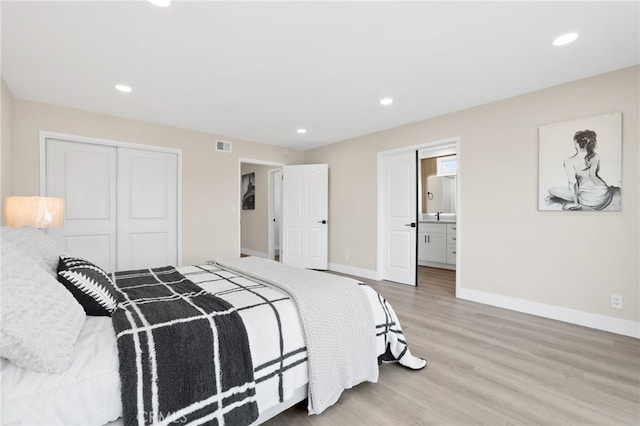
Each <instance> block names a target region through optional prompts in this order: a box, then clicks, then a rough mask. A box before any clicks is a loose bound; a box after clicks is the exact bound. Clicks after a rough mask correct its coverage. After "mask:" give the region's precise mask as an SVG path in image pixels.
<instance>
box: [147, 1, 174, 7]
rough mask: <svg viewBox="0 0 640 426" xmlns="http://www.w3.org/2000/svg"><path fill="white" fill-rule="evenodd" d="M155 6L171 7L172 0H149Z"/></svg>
mask: <svg viewBox="0 0 640 426" xmlns="http://www.w3.org/2000/svg"><path fill="white" fill-rule="evenodd" d="M147 1H148V2H149V3H151V4H152V5H154V6H158V7H169V6H171V0H147Z"/></svg>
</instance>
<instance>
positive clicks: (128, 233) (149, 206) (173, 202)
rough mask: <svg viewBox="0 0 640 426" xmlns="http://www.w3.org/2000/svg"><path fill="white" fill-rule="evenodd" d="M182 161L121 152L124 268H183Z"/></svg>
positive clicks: (121, 256)
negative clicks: (180, 232)
mask: <svg viewBox="0 0 640 426" xmlns="http://www.w3.org/2000/svg"><path fill="white" fill-rule="evenodd" d="M177 194H178V156H177V154H175V153H167V152H151V151H144V150H138V149H129V148H118V196H117V197H118V198H117V199H118V234H117V237H118V238H117V241H118V269H119V270H128V269H138V268H151V267H157V266H166V265H174V266H176V265H177V262H178V252H177V248H178V232H177V229H178V196H177Z"/></svg>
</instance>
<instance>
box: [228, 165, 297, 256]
mask: <svg viewBox="0 0 640 426" xmlns="http://www.w3.org/2000/svg"><path fill="white" fill-rule="evenodd" d="M243 163H244V164H255V165H258V166H273V167H274V168H277V169H280V172H281V173H282V166H285V165H286V164H285V163H278V162H274V161H265V160H256V159H253V158H243V157H240V158H238V177H237V179H236V183H237V185H238V190H237V191H236V192H237V194H238V202H237V203H236V206H237V207H236V211H237V214H238V257H240V256H241V254H242V194H240V182H241V180H242V164H243ZM271 172H272V171H271V170H270V171H269V172H268V175H269V182H268V185H267V188H268V189H267V191H268V194H267V197H268V202H267V205H268V212H267V229H268V234H267V239H268V243H267V245H268V250H269V256H270V255H271V250H272V248H273V239H272V238H273V235H272V234H273V228H272V226H271V224H270V223H269V222H270V220H269V218H271V216H273V211H272V210H271V209H272V205H273V188H272V187H271ZM280 250H282V241H281V242H280Z"/></svg>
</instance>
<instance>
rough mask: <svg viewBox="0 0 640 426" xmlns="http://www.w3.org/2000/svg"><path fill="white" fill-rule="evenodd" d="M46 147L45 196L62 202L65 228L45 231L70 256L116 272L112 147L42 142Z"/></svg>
mask: <svg viewBox="0 0 640 426" xmlns="http://www.w3.org/2000/svg"><path fill="white" fill-rule="evenodd" d="M45 149H46V169H45V170H46V190H45V192H46V195H47V196H50V197H62V198H64V200H65V221H64V226H62V227H61V228H51V229H49V230H48V233H49V234H50V235H51V236H52V237H53V238H54V239H55V240H56V241H58V242H59V243H60V244H61V245H62V246H63V247H64V248H65V250H66V252H67V253H68V254H69V255H73V256H80V257H84V258H86V259H87V260H89V261H91V262H93V263H95V264H97V265H98V266H100V267H101V268H103V269H105V270H106V271H115V270H116V267H117V264H116V220H117V215H116V208H117V206H116V181H117V176H116V171H117V165H116V162H117V151H116V148H115V147H113V146H105V145H97V144H86V143H80V142H72V141H66V140H60V139H47V140H46V146H45Z"/></svg>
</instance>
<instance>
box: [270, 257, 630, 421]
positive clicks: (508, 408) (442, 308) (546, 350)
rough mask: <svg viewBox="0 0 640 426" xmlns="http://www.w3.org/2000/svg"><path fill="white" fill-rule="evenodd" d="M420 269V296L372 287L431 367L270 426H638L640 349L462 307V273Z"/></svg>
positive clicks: (386, 373)
mask: <svg viewBox="0 0 640 426" xmlns="http://www.w3.org/2000/svg"><path fill="white" fill-rule="evenodd" d="M419 269H420V271H419V280H418V283H419V285H418V287H417V288H413V287H409V286H403V285H399V284H392V283H387V282H378V281H367V283H368V284H370V285H371V286H372V287H373V288H375V289H376V290H377V291H378V292H380V293H381V294H382V295H383V296H384V297H386V298H387V300H389V302H390V303H391V305H392V306H393V307H394V309H395V310H396V312H397V313H398V316H399V317H400V321H401V323H402V326H403V329H404V333H405V336H406V338H407V341H408V342H409V347H410V348H411V352H412V353H413V354H415V355H417V356H422V357H425V358H427V359H428V360H429V365H428V366H427V367H426V368H425V369H423V370H420V371H411V370H408V369H405V368H403V367H401V366H399V365H397V364H386V365H382V366H381V368H380V379H379V382H378V383H377V384H372V383H363V384H361V385H358V386H357V387H355V388H354V389H350V390H347V391H345V393H343V395H342V397H341V398H340V400H339V401H338V403H337V404H336V405H334V406H333V407H331V408H329V409H328V410H326V411H325V412H324V413H323V414H321V415H319V416H308V415H307V412H306V406H305V405H304V404H299V405H297V406H295V407H292V408H291V409H289V410H288V411H286V412H284V413H282V414H280V415H278V416H277V417H276V418H274V419H272V420H271V421H269V422H267V423H266V424H267V425H269V426H280V425H296V426H298V425H314V426H321V425H340V426H342V425H344V426H350V425H354V426H355V425H430V424H434V425H472V424H474V425H475V424H484V425H561V424H562V425H564V424H582V425H640V340H637V339H634V338H630V337H624V336H619V335H615V334H611V333H607V332H603V331H597V330H592V329H588V328H585V327H580V326H576V325H571V324H566V323H563V322H559V321H554V320H549V319H545V318H539V317H535V316H532V315H526V314H520V313H517V312H513V311H508V310H505V309H500V308H494V307H490V306H485V305H481V304H478V303H474V302H468V301H464V300H459V299H456V298H455V297H454V293H455V284H454V282H455V271H447V270H441V269H432V268H423V267H420V268H419ZM305 402H306V401H305Z"/></svg>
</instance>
